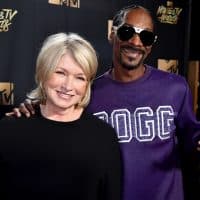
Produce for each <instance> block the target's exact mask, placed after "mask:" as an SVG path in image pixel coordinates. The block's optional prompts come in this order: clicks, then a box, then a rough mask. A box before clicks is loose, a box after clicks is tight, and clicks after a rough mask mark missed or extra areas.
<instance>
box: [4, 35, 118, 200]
mask: <svg viewBox="0 0 200 200" xmlns="http://www.w3.org/2000/svg"><path fill="white" fill-rule="evenodd" d="M97 65H98V63H97V56H96V53H95V50H94V49H93V47H92V46H91V44H90V43H89V42H88V41H86V40H85V39H83V38H82V37H80V36H79V35H77V34H74V33H70V34H66V33H58V34H54V35H51V36H49V37H48V38H47V39H46V40H45V41H44V44H43V46H42V48H41V50H40V52H39V55H38V58H37V64H36V74H35V78H36V83H37V87H36V89H34V90H33V91H31V92H30V93H29V94H28V97H29V98H31V99H39V100H40V105H39V107H38V109H37V110H36V115H33V116H32V117H31V118H26V117H21V118H14V117H7V118H5V119H3V120H1V122H0V127H1V132H0V162H1V165H0V168H1V169H0V173H2V176H1V177H2V178H1V181H2V183H3V184H2V185H3V186H2V187H1V188H0V190H3V191H2V192H1V193H5V195H6V196H7V198H6V199H20V200H27V199H28V200H31V199H34V200H35V199H43V200H46V199H48V200H49V199H53V200H56V199H57V200H61V199H65V200H76V199H77V200H97V199H98V200H99V199H102V200H119V199H120V196H121V195H120V193H121V160H120V150H119V146H118V141H117V138H116V133H115V131H114V129H113V128H111V126H110V125H108V124H107V123H105V122H103V121H102V120H100V119H97V117H95V116H93V115H92V114H88V113H87V112H86V111H85V110H84V109H85V107H86V106H87V104H88V102H89V100H90V91H91V83H92V81H93V79H94V78H95V75H96V71H97ZM4 181H5V182H4Z"/></svg>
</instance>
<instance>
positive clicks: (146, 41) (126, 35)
mask: <svg viewBox="0 0 200 200" xmlns="http://www.w3.org/2000/svg"><path fill="white" fill-rule="evenodd" d="M134 34H138V35H139V37H140V40H141V42H142V44H143V45H144V46H151V45H152V44H153V43H154V42H156V39H157V36H156V35H155V34H154V33H153V32H151V31H147V30H145V29H142V28H138V27H134V26H128V25H122V26H120V27H119V28H118V29H117V36H118V38H119V39H120V40H121V41H128V40H130V39H131V38H132V37H133V36H134Z"/></svg>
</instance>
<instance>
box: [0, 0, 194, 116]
mask: <svg viewBox="0 0 200 200" xmlns="http://www.w3.org/2000/svg"><path fill="white" fill-rule="evenodd" d="M131 4H140V5H142V6H145V7H147V8H148V9H150V10H151V12H152V14H153V16H154V17H155V23H156V32H157V34H158V41H157V42H156V44H155V45H154V47H153V49H152V54H151V55H150V56H149V58H148V60H147V62H148V63H149V64H151V65H153V66H154V67H157V68H161V69H163V70H167V71H170V72H174V73H179V74H181V75H183V76H185V75H186V74H185V72H186V67H187V59H188V49H189V48H188V41H189V40H188V37H189V31H188V30H189V26H190V2H189V0H188V1H187V0H177V1H166V0H164V1H163V0H146V1H142V0H140V1H134V0H132V1H125V0H92V1H91V0H1V1H0V113H1V115H3V113H4V112H5V111H6V110H8V109H10V107H13V106H15V105H18V104H19V103H20V102H22V101H23V100H24V99H25V96H26V93H27V92H29V91H30V90H31V89H33V88H34V86H35V82H34V73H35V61H36V57H37V54H38V51H39V49H40V47H41V44H42V42H43V41H44V39H45V38H46V37H47V36H48V35H50V34H53V33H57V32H63V31H64V32H76V33H79V34H80V35H81V36H83V37H85V38H86V39H88V40H89V41H90V42H91V43H92V44H93V46H94V47H95V49H96V51H97V53H98V57H99V71H98V75H99V74H101V73H103V72H104V71H105V70H107V69H108V68H109V67H110V66H111V55H112V54H111V51H112V47H111V46H110V44H109V43H108V33H109V30H110V29H109V28H110V26H111V24H112V17H113V15H114V14H115V12H116V11H117V10H119V9H120V8H122V7H123V6H127V5H131Z"/></svg>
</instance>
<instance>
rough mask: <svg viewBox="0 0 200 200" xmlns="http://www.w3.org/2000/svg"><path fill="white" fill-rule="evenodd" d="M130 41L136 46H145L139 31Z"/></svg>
mask: <svg viewBox="0 0 200 200" xmlns="http://www.w3.org/2000/svg"><path fill="white" fill-rule="evenodd" d="M128 42H130V43H131V44H133V45H135V46H143V43H142V41H141V39H140V36H139V35H138V34H137V33H135V34H133V36H132V37H131V38H130V39H129V40H128Z"/></svg>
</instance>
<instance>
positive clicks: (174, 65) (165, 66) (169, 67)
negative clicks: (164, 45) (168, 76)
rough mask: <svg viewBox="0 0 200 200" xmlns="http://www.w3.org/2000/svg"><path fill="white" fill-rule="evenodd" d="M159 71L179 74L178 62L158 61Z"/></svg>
mask: <svg viewBox="0 0 200 200" xmlns="http://www.w3.org/2000/svg"><path fill="white" fill-rule="evenodd" d="M158 69H160V70H163V71H167V72H172V73H176V74H178V60H174V59H172V60H166V59H158Z"/></svg>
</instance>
